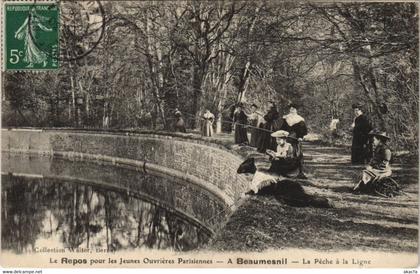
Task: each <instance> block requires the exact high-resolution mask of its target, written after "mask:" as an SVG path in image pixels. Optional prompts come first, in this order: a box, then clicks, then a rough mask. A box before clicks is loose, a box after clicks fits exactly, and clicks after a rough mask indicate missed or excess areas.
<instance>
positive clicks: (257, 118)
mask: <svg viewBox="0 0 420 274" xmlns="http://www.w3.org/2000/svg"><path fill="white" fill-rule="evenodd" d="M257 109H258V106H257V105H256V104H252V105H251V113H250V114H249V115H248V123H249V125H250V126H251V127H250V128H249V129H250V130H249V131H250V133H251V138H250V141H249V145H250V146H252V147H257V146H258V138H259V130H258V126H259V125H260V123H261V117H262V115H261V114H259V113H258V112H257Z"/></svg>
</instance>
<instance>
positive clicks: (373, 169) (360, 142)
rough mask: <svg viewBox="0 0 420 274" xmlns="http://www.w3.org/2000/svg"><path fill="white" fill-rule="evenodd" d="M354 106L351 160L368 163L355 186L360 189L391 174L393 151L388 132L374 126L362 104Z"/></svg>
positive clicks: (354, 162)
mask: <svg viewBox="0 0 420 274" xmlns="http://www.w3.org/2000/svg"><path fill="white" fill-rule="evenodd" d="M352 108H353V110H354V122H353V124H352V128H353V140H352V146H351V162H352V164H355V165H359V164H366V163H367V166H366V169H364V170H363V171H362V176H361V179H360V180H359V181H358V182H357V183H356V185H355V187H354V188H353V190H355V191H358V190H363V189H364V188H366V187H367V186H368V185H369V184H372V183H373V182H377V181H379V180H380V179H382V178H385V177H389V176H391V174H392V170H391V166H390V161H391V154H392V153H391V149H390V148H389V145H388V142H389V140H390V138H389V136H388V135H387V133H386V132H385V131H381V130H379V129H377V128H373V127H372V125H371V123H370V121H369V119H368V118H367V116H366V115H365V114H364V113H363V110H362V106H361V105H360V104H353V106H352Z"/></svg>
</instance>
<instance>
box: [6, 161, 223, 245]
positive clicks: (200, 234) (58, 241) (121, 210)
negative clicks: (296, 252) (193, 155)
mask: <svg viewBox="0 0 420 274" xmlns="http://www.w3.org/2000/svg"><path fill="white" fill-rule="evenodd" d="M1 180H2V181H1V186H2V191H1V192H2V193H1V195H2V197H1V198H2V200H1V202H2V210H1V214H2V215H1V226H2V231H1V239H2V249H3V250H7V251H12V252H16V253H26V252H34V251H35V252H36V251H39V250H42V249H45V248H55V249H57V250H62V249H74V248H89V249H91V250H95V249H103V250H107V251H118V250H137V249H166V250H176V251H188V250H194V249H198V248H202V247H203V246H205V245H206V243H208V241H209V240H210V238H211V236H212V230H211V229H209V227H211V226H212V224H214V223H220V222H221V221H222V219H223V218H224V216H222V215H221V214H220V212H223V205H221V204H220V203H219V202H217V201H216V199H212V197H211V195H210V194H209V193H206V192H205V191H204V190H200V189H197V188H196V187H193V186H188V185H187V184H180V183H179V182H174V181H171V180H168V179H167V178H160V177H156V176H151V175H145V174H141V173H140V172H138V171H135V170H127V169H125V168H122V167H115V166H109V165H104V164H98V163H92V162H81V161H70V160H64V159H54V158H49V157H39V156H37V157H33V156H31V157H28V156H22V155H8V154H2V177H1Z"/></svg>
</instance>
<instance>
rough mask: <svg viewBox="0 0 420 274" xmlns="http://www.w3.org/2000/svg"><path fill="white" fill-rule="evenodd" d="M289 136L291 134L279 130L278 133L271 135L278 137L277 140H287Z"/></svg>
mask: <svg viewBox="0 0 420 274" xmlns="http://www.w3.org/2000/svg"><path fill="white" fill-rule="evenodd" d="M287 136H289V132H287V131H284V130H278V131H276V132H273V133H271V137H276V138H286V137H287Z"/></svg>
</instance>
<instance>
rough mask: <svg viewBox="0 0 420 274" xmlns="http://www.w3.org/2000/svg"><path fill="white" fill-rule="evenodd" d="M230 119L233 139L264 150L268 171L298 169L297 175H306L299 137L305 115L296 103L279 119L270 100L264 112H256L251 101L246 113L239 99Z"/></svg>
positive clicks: (281, 172)
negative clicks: (269, 165)
mask: <svg viewBox="0 0 420 274" xmlns="http://www.w3.org/2000/svg"><path fill="white" fill-rule="evenodd" d="M233 122H234V128H235V143H236V144H239V145H249V146H252V147H256V148H257V150H258V152H260V153H266V154H268V155H269V156H270V158H271V161H272V165H271V168H270V171H272V172H274V173H277V174H279V175H282V176H288V175H289V174H290V172H291V171H293V170H298V172H299V173H298V177H301V178H306V177H305V175H304V173H303V153H302V145H301V141H302V140H303V137H304V136H305V135H306V134H307V133H308V129H307V127H306V124H305V119H304V118H303V117H302V116H300V115H299V114H298V113H297V105H296V104H293V103H292V104H290V105H289V113H288V114H287V115H284V116H283V117H281V119H280V113H279V112H278V110H277V107H276V104H275V103H274V102H272V101H270V102H268V105H267V112H266V113H265V115H263V114H261V113H260V112H258V106H257V105H256V104H252V105H251V113H246V112H245V110H244V107H243V104H242V103H240V104H238V105H237V107H236V109H235V111H234V114H233ZM248 129H249V130H250V133H251V134H250V140H248V134H247V133H248V132H247V131H248Z"/></svg>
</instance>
